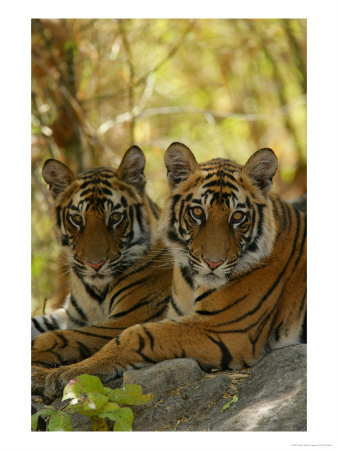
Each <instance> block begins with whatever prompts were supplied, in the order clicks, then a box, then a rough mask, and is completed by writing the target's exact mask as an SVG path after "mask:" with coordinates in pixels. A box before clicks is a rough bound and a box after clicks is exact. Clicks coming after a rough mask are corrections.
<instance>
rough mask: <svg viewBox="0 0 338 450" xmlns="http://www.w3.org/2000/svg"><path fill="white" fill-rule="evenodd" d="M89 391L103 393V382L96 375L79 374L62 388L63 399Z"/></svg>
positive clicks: (77, 396) (79, 395)
mask: <svg viewBox="0 0 338 450" xmlns="http://www.w3.org/2000/svg"><path fill="white" fill-rule="evenodd" d="M89 392H98V393H100V394H103V384H102V383H101V380H100V379H99V378H98V377H95V376H92V375H86V374H84V375H79V376H78V377H76V378H74V379H73V380H71V381H70V382H69V383H68V384H67V386H66V387H65V388H64V390H63V397H62V401H63V400H67V399H73V398H79V397H83V396H84V395H86V394H88V393H89Z"/></svg>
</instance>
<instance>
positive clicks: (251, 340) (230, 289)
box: [32, 142, 306, 398]
mask: <svg viewBox="0 0 338 450" xmlns="http://www.w3.org/2000/svg"><path fill="white" fill-rule="evenodd" d="M164 160H165V165H166V168H167V177H168V182H169V187H170V195H169V198H168V200H167V202H166V204H165V206H164V209H163V212H162V217H161V219H160V221H161V225H160V228H161V236H162V238H163V240H164V242H165V245H166V246H167V247H168V248H169V250H170V251H171V253H172V256H173V261H174V268H173V280H172V289H171V297H170V303H169V307H168V310H167V315H166V317H165V318H163V319H162V320H160V321H158V322H153V323H141V324H136V325H133V326H131V327H130V328H127V329H126V330H124V331H123V332H122V333H121V334H120V335H119V336H118V337H117V338H114V339H113V340H111V341H110V342H108V343H107V344H106V345H105V346H104V347H103V348H102V349H100V350H99V351H98V352H97V353H95V354H94V355H93V356H91V357H90V358H88V359H85V360H83V361H81V362H78V363H75V364H72V365H70V366H67V367H59V368H55V369H48V368H43V367H33V368H32V388H33V392H36V393H40V394H43V395H45V396H46V397H48V398H49V397H50V398H54V397H56V396H57V395H58V394H60V392H61V391H62V388H63V387H64V386H65V384H66V383H68V382H69V381H70V380H72V379H74V378H75V377H76V376H78V375H79V374H82V373H86V374H89V375H96V376H98V377H100V379H101V380H103V381H107V380H110V379H112V378H114V377H117V376H120V375H122V374H123V372H124V371H126V370H129V369H131V368H135V366H136V367H142V366H147V365H149V364H154V363H157V362H160V361H163V360H168V359H173V358H185V357H187V358H193V359H195V360H196V361H197V362H198V364H199V365H200V366H201V368H202V369H204V370H206V371H210V370H215V369H216V370H232V369H239V370H241V369H243V368H248V367H251V366H253V365H254V364H256V363H257V362H258V361H260V360H261V359H262V358H263V357H264V355H266V354H267V353H268V352H270V351H271V350H272V349H275V348H280V347H285V346H289V345H294V344H297V343H300V342H303V341H304V340H305V328H306V216H305V215H304V214H303V213H302V212H301V211H299V210H298V209H297V208H296V207H293V206H292V205H291V204H288V203H286V202H284V201H283V200H281V198H280V197H279V196H278V195H277V194H275V193H272V192H271V187H272V179H273V177H274V175H275V173H276V170H277V167H278V160H277V157H276V155H275V153H274V152H273V150H271V149H269V148H263V149H260V150H258V151H257V152H255V153H254V154H253V155H252V156H251V157H250V158H249V159H248V161H247V162H246V163H245V164H244V165H240V164H238V163H236V162H233V161H231V160H228V159H222V158H216V159H212V160H210V161H207V162H205V163H200V164H198V163H197V161H196V158H195V156H194V155H193V153H192V151H191V150H190V149H189V148H188V147H186V146H185V145H184V144H182V143H177V142H174V143H172V144H171V145H170V146H169V148H168V149H167V151H166V152H165V156H164Z"/></svg>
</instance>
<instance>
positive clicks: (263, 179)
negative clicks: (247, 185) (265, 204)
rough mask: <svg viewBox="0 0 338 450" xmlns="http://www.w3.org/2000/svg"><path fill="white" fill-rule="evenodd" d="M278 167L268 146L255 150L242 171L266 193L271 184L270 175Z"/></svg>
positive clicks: (271, 175)
mask: <svg viewBox="0 0 338 450" xmlns="http://www.w3.org/2000/svg"><path fill="white" fill-rule="evenodd" d="M277 167H278V160H277V157H276V155H275V154H274V152H273V151H272V150H271V149H270V148H262V149H261V150H258V151H257V152H255V153H254V154H253V155H252V156H251V157H250V158H249V160H248V161H247V163H246V164H245V166H244V167H243V169H242V170H243V172H244V173H245V174H246V175H247V176H248V177H249V178H250V179H251V181H252V182H253V183H254V184H255V185H256V186H258V187H259V188H260V189H261V191H263V193H264V194H267V193H268V192H269V191H270V189H271V186H272V177H273V176H274V175H275V173H276V170H277Z"/></svg>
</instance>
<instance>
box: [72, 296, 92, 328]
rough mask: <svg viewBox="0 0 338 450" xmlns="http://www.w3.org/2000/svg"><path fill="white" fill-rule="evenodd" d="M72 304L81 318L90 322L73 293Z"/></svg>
mask: <svg viewBox="0 0 338 450" xmlns="http://www.w3.org/2000/svg"><path fill="white" fill-rule="evenodd" d="M70 303H71V304H72V306H74V308H75V310H76V311H77V313H78V314H79V315H80V316H81V318H82V319H83V320H84V321H85V322H88V317H87V315H86V314H85V313H84V311H83V310H82V308H80V306H79V304H78V303H77V301H76V299H75V297H74V295H73V293H72V294H71V296H70Z"/></svg>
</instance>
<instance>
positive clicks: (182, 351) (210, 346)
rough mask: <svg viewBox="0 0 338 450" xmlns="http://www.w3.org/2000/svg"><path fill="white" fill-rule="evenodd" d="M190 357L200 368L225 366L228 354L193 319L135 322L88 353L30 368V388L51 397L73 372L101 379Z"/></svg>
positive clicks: (221, 345) (72, 376) (73, 374)
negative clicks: (65, 363) (47, 366)
mask: <svg viewBox="0 0 338 450" xmlns="http://www.w3.org/2000/svg"><path fill="white" fill-rule="evenodd" d="M182 357H191V358H195V359H196V360H197V361H198V363H199V364H200V365H201V366H202V367H203V368H211V367H215V368H223V369H225V368H228V367H229V363H230V362H231V354H230V352H229V350H228V349H227V347H226V345H225V344H224V343H223V342H222V341H221V340H220V339H219V338H218V337H217V336H215V337H213V336H211V334H209V333H208V332H206V331H204V330H203V329H202V328H201V327H199V326H198V325H197V323H196V322H194V321H193V320H192V321H190V323H189V321H184V322H183V321H181V322H175V321H171V320H164V321H162V322H159V323H149V324H146V325H144V324H142V325H135V326H133V327H130V328H128V329H127V330H125V331H124V332H123V333H122V334H121V335H120V336H119V337H118V338H116V339H114V340H113V341H111V342H109V343H108V344H107V345H105V346H104V347H103V348H102V349H101V350H100V351H99V352H97V353H96V354H94V355H93V356H92V357H90V358H88V359H86V360H84V361H82V362H79V363H77V364H72V365H70V366H65V367H60V368H57V369H44V368H40V367H33V368H32V389H33V392H36V393H39V394H43V395H45V396H46V397H50V398H54V397H55V396H57V395H58V394H60V393H61V391H62V389H63V387H64V386H65V385H66V384H67V383H68V382H69V381H70V380H71V379H73V378H75V377H76V376H78V375H80V374H83V373H86V374H89V375H97V376H99V377H100V378H101V379H102V380H103V381H105V380H108V379H112V378H115V377H117V376H119V375H121V374H122V373H123V372H124V371H125V370H127V369H130V368H139V367H142V366H145V365H148V364H152V363H157V362H159V361H163V360H165V359H172V358H182Z"/></svg>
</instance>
